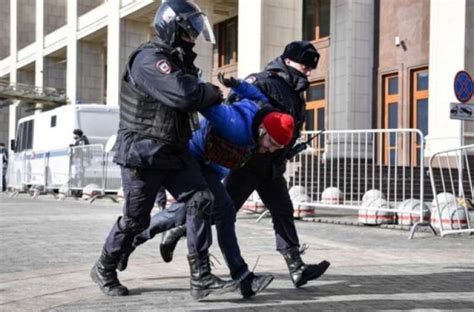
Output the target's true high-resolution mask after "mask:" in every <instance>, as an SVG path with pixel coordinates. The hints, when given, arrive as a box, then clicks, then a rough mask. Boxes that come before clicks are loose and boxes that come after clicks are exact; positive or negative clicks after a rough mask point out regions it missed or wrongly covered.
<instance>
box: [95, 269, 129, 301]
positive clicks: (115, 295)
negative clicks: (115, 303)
mask: <svg viewBox="0 0 474 312" xmlns="http://www.w3.org/2000/svg"><path fill="white" fill-rule="evenodd" d="M90 277H91V279H92V281H93V282H94V283H96V284H97V285H98V286H99V288H100V290H101V291H102V292H103V293H104V294H105V295H107V296H113V297H121V296H128V289H127V288H126V287H125V286H123V285H122V287H123V288H125V289H124V290H123V291H122V292H120V293H114V292H111V291H110V290H107V289H106V288H105V287H102V286H100V280H99V278H98V277H97V273H96V268H95V265H94V266H93V267H92V270H91V273H90Z"/></svg>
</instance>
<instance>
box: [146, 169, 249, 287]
mask: <svg viewBox="0 0 474 312" xmlns="http://www.w3.org/2000/svg"><path fill="white" fill-rule="evenodd" d="M201 170H202V174H203V176H204V178H205V179H206V182H207V183H208V185H209V188H210V189H211V191H212V194H213V195H214V199H215V201H214V208H213V210H212V220H213V223H214V224H215V225H216V230H217V241H218V243H219V248H220V249H221V251H222V254H223V256H224V258H225V260H226V263H227V266H228V267H229V270H230V274H231V276H232V278H233V279H234V280H238V279H241V278H242V277H243V276H245V275H246V274H248V273H249V270H248V265H247V263H246V262H245V260H244V259H243V257H242V254H241V252H240V247H239V243H238V240H237V235H236V232H235V220H236V210H235V207H234V203H233V201H232V200H231V198H230V197H229V195H228V194H227V192H226V190H225V188H224V185H223V184H222V182H221V181H220V179H219V177H218V175H217V174H216V173H215V172H214V170H213V169H212V168H210V167H209V166H207V165H205V164H201ZM185 222H186V209H185V207H184V204H183V203H180V202H176V203H173V204H172V205H171V206H170V207H168V208H167V209H164V210H162V211H160V212H159V213H157V214H155V215H154V216H153V217H152V218H151V222H150V226H149V227H148V228H147V229H146V230H144V231H143V232H142V233H141V234H140V235H138V236H137V240H138V241H140V242H145V241H147V240H150V239H152V238H153V237H154V236H155V235H156V234H158V233H162V232H164V231H166V230H169V229H171V228H174V227H176V226H178V225H181V224H184V223H185Z"/></svg>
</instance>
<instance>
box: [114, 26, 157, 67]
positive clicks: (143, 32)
mask: <svg viewBox="0 0 474 312" xmlns="http://www.w3.org/2000/svg"><path fill="white" fill-rule="evenodd" d="M149 25H150V23H148V22H146V21H145V22H137V21H133V20H127V19H125V20H122V21H121V25H120V27H121V31H120V42H121V44H120V68H121V70H120V74H121V75H122V74H123V72H124V69H125V65H126V62H127V60H128V57H129V56H130V53H132V52H133V51H134V50H135V49H136V48H138V46H140V44H142V43H144V42H146V41H147V40H149V38H151V33H152V30H151V28H150V26H149Z"/></svg>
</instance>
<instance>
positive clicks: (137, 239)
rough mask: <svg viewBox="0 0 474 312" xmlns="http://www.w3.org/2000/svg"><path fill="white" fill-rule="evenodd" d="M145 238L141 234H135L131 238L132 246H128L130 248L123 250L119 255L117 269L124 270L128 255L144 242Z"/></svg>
mask: <svg viewBox="0 0 474 312" xmlns="http://www.w3.org/2000/svg"><path fill="white" fill-rule="evenodd" d="M146 241H147V239H146V238H144V237H143V236H141V235H137V236H135V238H134V239H133V243H132V246H130V249H129V250H127V251H126V252H124V253H123V254H122V255H121V256H120V259H119V262H118V263H117V270H119V271H125V269H126V268H127V266H128V258H130V255H131V254H132V253H133V252H134V251H135V249H136V248H137V247H138V246H140V245H141V244H143V243H144V242H146Z"/></svg>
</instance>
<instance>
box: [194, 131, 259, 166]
mask: <svg viewBox="0 0 474 312" xmlns="http://www.w3.org/2000/svg"><path fill="white" fill-rule="evenodd" d="M252 151H253V149H252V148H246V147H243V146H240V145H236V144H232V143H230V142H228V141H226V140H224V139H223V138H221V137H219V136H218V135H217V134H216V133H215V132H214V131H213V130H212V127H209V130H208V131H207V134H206V144H205V146H204V157H203V158H204V161H205V162H206V163H208V162H213V163H215V164H218V165H220V166H222V167H225V168H228V169H235V168H240V167H242V166H243V165H244V164H245V163H246V162H247V161H248V160H249V159H250V158H251V157H252Z"/></svg>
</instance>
